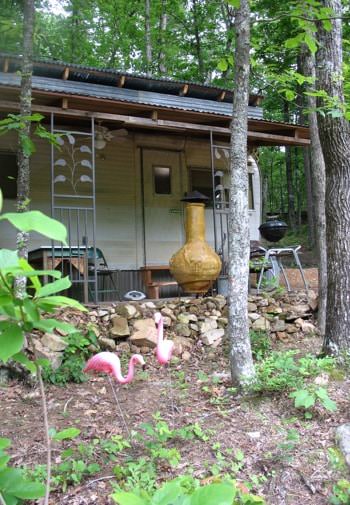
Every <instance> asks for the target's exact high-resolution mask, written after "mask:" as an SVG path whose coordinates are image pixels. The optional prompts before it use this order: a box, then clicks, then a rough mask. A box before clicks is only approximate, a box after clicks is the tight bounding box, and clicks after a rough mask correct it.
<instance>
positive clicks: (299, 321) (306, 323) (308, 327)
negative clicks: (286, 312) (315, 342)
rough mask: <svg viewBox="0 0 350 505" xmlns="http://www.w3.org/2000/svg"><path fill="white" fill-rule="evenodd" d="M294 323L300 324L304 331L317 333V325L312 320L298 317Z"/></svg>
mask: <svg viewBox="0 0 350 505" xmlns="http://www.w3.org/2000/svg"><path fill="white" fill-rule="evenodd" d="M294 324H296V325H297V326H299V327H300V328H301V331H302V332H303V333H306V334H307V333H315V332H316V326H315V325H314V324H312V323H310V321H304V319H301V318H298V319H296V320H295V321H294Z"/></svg>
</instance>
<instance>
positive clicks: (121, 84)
mask: <svg viewBox="0 0 350 505" xmlns="http://www.w3.org/2000/svg"><path fill="white" fill-rule="evenodd" d="M125 81H126V76H125V75H121V76H120V77H119V79H118V84H117V85H118V88H123V87H124V84H125Z"/></svg>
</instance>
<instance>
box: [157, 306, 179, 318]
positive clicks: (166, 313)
mask: <svg viewBox="0 0 350 505" xmlns="http://www.w3.org/2000/svg"><path fill="white" fill-rule="evenodd" d="M160 312H161V314H163V316H167V317H170V319H171V320H172V321H176V316H175V315H174V312H173V311H172V310H171V309H169V307H163V308H162V310H161V311H160Z"/></svg>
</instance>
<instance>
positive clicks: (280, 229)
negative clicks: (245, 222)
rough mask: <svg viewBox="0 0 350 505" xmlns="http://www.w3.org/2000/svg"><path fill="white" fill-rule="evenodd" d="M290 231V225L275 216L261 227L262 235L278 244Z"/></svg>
mask: <svg viewBox="0 0 350 505" xmlns="http://www.w3.org/2000/svg"><path fill="white" fill-rule="evenodd" d="M287 229H288V225H287V224H286V223H285V222H284V221H280V220H279V219H277V218H276V217H275V216H273V217H271V218H270V219H269V218H268V220H267V221H266V223H263V224H261V225H260V226H259V231H260V233H261V235H262V236H263V237H264V238H265V239H266V240H268V241H269V242H278V241H279V240H281V238H283V237H284V236H285V234H286V231H287Z"/></svg>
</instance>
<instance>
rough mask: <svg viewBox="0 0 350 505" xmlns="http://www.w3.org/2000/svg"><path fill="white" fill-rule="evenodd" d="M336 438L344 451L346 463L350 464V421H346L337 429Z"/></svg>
mask: <svg viewBox="0 0 350 505" xmlns="http://www.w3.org/2000/svg"><path fill="white" fill-rule="evenodd" d="M335 438H336V440H337V443H338V445H339V449H340V450H341V452H342V453H343V456H344V458H345V461H346V464H347V465H348V466H350V423H345V424H342V425H340V426H338V428H337V429H336V432H335Z"/></svg>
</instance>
